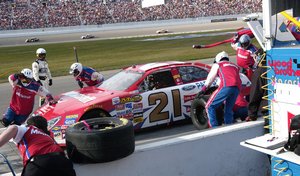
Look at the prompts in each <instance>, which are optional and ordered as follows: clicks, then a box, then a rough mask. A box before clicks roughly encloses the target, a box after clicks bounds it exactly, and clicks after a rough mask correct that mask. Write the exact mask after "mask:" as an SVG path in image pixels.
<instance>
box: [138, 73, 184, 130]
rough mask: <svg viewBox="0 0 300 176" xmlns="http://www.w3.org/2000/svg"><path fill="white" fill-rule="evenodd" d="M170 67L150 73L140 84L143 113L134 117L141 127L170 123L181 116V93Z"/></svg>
mask: <svg viewBox="0 0 300 176" xmlns="http://www.w3.org/2000/svg"><path fill="white" fill-rule="evenodd" d="M176 87H177V86H176V83H175V80H174V77H173V75H172V72H171V70H170V69H167V70H160V71H157V72H153V73H151V74H148V75H147V76H146V77H145V79H144V81H143V82H142V83H141V85H140V86H139V91H140V95H141V96H142V104H143V114H142V116H141V114H140V117H137V118H136V117H135V118H134V123H140V124H139V126H140V127H141V128H145V127H150V126H155V125H159V124H164V123H169V122H170V121H172V120H174V119H175V118H176V117H178V116H181V108H180V107H181V105H180V94H179V90H178V89H177V88H176Z"/></svg>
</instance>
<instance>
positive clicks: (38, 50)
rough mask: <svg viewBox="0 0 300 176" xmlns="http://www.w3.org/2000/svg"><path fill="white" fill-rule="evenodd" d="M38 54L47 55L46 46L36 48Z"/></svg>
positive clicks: (38, 55)
mask: <svg viewBox="0 0 300 176" xmlns="http://www.w3.org/2000/svg"><path fill="white" fill-rule="evenodd" d="M36 56H37V57H40V56H46V50H45V49H44V48H39V49H37V50H36Z"/></svg>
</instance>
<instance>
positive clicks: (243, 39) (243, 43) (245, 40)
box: [239, 34, 251, 49]
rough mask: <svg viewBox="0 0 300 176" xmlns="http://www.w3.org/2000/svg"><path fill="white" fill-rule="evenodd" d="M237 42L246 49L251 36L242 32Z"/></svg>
mask: <svg viewBox="0 0 300 176" xmlns="http://www.w3.org/2000/svg"><path fill="white" fill-rule="evenodd" d="M239 42H240V44H241V47H242V48H245V49H246V48H248V46H249V45H250V43H251V38H250V37H249V35H247V34H244V35H242V36H241V37H240V39H239Z"/></svg>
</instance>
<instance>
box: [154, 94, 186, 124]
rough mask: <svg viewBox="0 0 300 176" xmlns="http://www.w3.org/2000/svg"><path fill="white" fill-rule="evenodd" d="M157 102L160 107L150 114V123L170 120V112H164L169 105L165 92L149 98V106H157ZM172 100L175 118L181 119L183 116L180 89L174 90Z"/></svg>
mask: <svg viewBox="0 0 300 176" xmlns="http://www.w3.org/2000/svg"><path fill="white" fill-rule="evenodd" d="M157 100H159V103H158V105H157V106H156V107H155V108H154V110H153V111H152V112H151V113H150V114H149V121H150V123H151V122H156V121H160V120H166V119H169V117H170V114H169V113H170V112H169V111H165V112H162V111H163V109H164V108H165V107H166V106H167V105H168V96H167V94H166V93H165V92H158V93H154V94H150V95H149V97H148V103H149V106H152V105H156V101H157ZM172 100H173V106H172V108H173V112H174V117H179V116H181V115H182V110H181V101H180V91H179V89H176V90H172Z"/></svg>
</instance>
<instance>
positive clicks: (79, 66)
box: [69, 63, 82, 77]
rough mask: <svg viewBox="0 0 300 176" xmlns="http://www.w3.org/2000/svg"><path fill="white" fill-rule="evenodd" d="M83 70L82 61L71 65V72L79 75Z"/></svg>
mask: <svg viewBox="0 0 300 176" xmlns="http://www.w3.org/2000/svg"><path fill="white" fill-rule="evenodd" d="M81 72H82V64H81V63H73V64H72V65H71V67H70V72H69V73H70V74H73V76H75V77H77V76H78V75H80V73H81Z"/></svg>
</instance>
